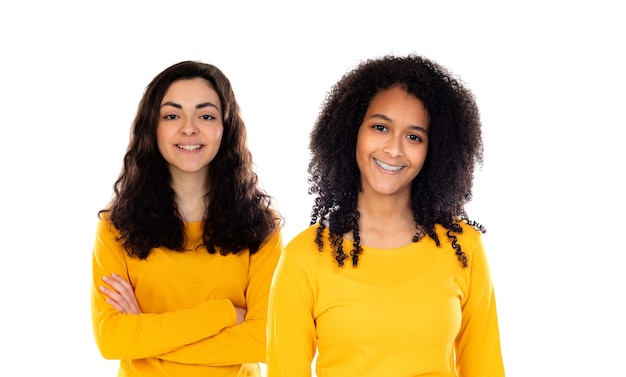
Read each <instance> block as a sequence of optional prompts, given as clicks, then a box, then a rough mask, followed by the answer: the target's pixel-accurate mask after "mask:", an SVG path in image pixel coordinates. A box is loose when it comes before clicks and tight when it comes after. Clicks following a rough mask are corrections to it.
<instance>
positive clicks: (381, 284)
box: [267, 54, 504, 377]
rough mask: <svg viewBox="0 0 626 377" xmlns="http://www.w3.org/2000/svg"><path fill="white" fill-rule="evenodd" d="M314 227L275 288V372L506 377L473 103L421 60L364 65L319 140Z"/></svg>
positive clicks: (326, 118) (344, 85)
mask: <svg viewBox="0 0 626 377" xmlns="http://www.w3.org/2000/svg"><path fill="white" fill-rule="evenodd" d="M309 147H310V151H311V160H310V164H309V170H308V171H309V193H310V194H313V195H315V202H314V205H313V210H312V216H311V225H310V227H308V228H307V229H305V230H304V231H303V232H302V233H300V234H299V235H297V236H296V237H295V238H294V239H293V240H291V242H289V244H288V245H287V246H286V248H285V251H284V252H283V254H282V255H281V259H280V260H279V264H278V267H277V270H276V272H275V274H274V280H273V282H272V287H271V290H270V302H269V316H268V360H267V366H268V376H269V377H279V376H310V375H311V370H312V369H311V363H312V361H313V360H314V358H315V356H316V354H317V361H316V365H315V370H316V371H317V375H318V376H325V377H335V376H341V377H344V376H359V377H368V376H376V377H378V376H422V375H423V376H426V375H428V376H490V377H502V376H504V367H503V362H502V357H501V350H500V340H499V330H498V321H497V313H496V306H495V296H494V289H493V285H492V281H491V277H490V272H489V268H488V263H487V259H486V255H485V252H484V249H483V244H482V241H481V237H482V234H483V233H484V228H483V227H482V226H481V225H480V224H478V223H477V222H474V221H472V220H470V219H469V217H468V215H467V213H466V211H465V205H466V204H467V203H468V201H469V200H471V198H472V181H473V177H474V168H475V167H476V166H480V165H481V164H482V162H483V145H482V138H481V123H480V116H479V111H478V108H477V105H476V101H475V98H474V96H473V95H472V93H471V92H470V91H469V89H468V88H467V87H466V86H465V85H464V84H463V82H462V81H461V80H460V79H458V78H456V77H455V76H454V75H453V74H452V73H451V72H449V71H448V70H447V69H446V68H444V67H443V66H441V65H440V64H438V63H436V62H434V61H432V60H429V59H427V58H425V57H422V56H418V55H414V54H410V55H408V56H384V57H380V58H375V59H370V60H366V61H364V62H362V63H361V64H359V65H358V66H357V67H356V68H355V69H353V70H352V71H350V72H348V73H347V74H346V75H344V76H343V77H342V78H341V80H339V82H337V83H336V84H335V85H334V86H333V87H332V88H331V89H330V91H329V92H328V94H327V97H326V99H325V101H324V103H323V106H322V109H321V111H320V114H319V116H318V118H317V121H316V123H315V125H314V128H313V130H312V132H311V135H310V144H309Z"/></svg>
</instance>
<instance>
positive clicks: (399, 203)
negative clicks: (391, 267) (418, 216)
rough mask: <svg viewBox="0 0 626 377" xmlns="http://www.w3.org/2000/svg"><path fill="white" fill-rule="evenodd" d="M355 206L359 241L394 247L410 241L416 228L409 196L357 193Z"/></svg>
mask: <svg viewBox="0 0 626 377" xmlns="http://www.w3.org/2000/svg"><path fill="white" fill-rule="evenodd" d="M357 209H358V211H359V213H360V217H359V235H360V237H361V244H363V245H366V246H371V247H378V248H394V247H400V246H404V245H407V244H409V243H411V242H413V236H414V235H415V232H416V228H415V220H414V219H413V211H412V210H411V206H410V198H409V197H406V198H399V197H392V196H382V197H377V198H369V197H367V196H365V195H359V201H358V205H357ZM349 237H350V239H351V238H352V237H351V235H349Z"/></svg>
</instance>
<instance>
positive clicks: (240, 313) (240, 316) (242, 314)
mask: <svg viewBox="0 0 626 377" xmlns="http://www.w3.org/2000/svg"><path fill="white" fill-rule="evenodd" d="M235 311H236V312H237V324H238V325H240V324H241V323H242V322H243V321H245V320H246V313H248V310H246V309H244V308H238V307H236V306H235Z"/></svg>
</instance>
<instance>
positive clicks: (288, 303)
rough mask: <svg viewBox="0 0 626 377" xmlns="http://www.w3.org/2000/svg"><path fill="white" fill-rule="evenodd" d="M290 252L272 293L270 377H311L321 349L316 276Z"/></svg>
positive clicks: (275, 281) (273, 285)
mask: <svg viewBox="0 0 626 377" xmlns="http://www.w3.org/2000/svg"><path fill="white" fill-rule="evenodd" d="M305 267H306V265H302V264H300V263H299V261H298V260H297V259H296V256H294V255H292V254H290V253H289V252H288V250H285V253H284V254H283V255H282V256H281V258H280V261H279V262H278V267H277V268H276V273H275V274H274V280H273V281H272V287H271V289H270V299H269V314H268V327H267V338H268V339H267V362H266V364H267V376H268V377H293V376H298V377H310V376H311V363H312V362H313V358H314V356H315V350H316V347H317V339H316V331H315V319H314V302H315V299H314V290H313V288H314V287H313V284H312V281H313V278H311V275H312V274H310V273H309V274H307V271H306V268H305Z"/></svg>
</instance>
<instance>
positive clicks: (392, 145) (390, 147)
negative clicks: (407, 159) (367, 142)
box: [383, 136, 404, 157]
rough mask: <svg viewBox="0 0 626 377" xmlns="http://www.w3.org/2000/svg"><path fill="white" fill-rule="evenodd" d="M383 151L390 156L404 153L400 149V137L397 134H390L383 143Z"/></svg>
mask: <svg viewBox="0 0 626 377" xmlns="http://www.w3.org/2000/svg"><path fill="white" fill-rule="evenodd" d="M383 152H385V153H386V154H388V155H389V156H391V157H398V156H402V154H403V153H404V152H403V150H402V138H401V137H399V136H391V137H389V138H388V139H387V140H386V141H385V144H384V145H383Z"/></svg>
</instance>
